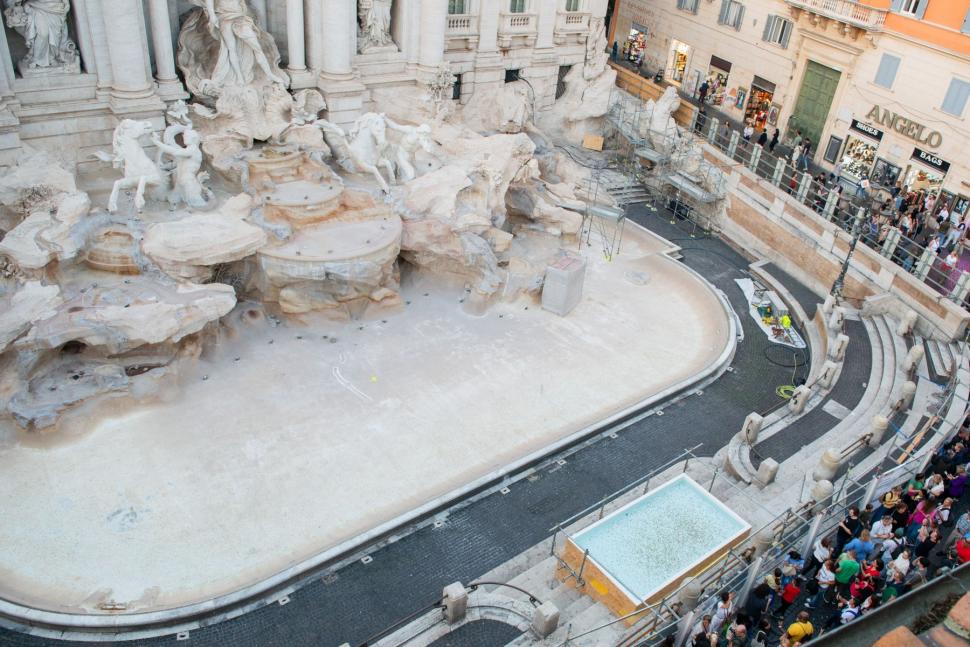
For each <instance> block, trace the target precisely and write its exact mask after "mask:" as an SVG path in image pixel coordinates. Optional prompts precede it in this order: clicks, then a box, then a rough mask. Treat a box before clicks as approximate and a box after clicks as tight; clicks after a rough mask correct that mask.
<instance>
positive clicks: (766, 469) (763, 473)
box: [758, 458, 778, 485]
mask: <svg viewBox="0 0 970 647" xmlns="http://www.w3.org/2000/svg"><path fill="white" fill-rule="evenodd" d="M776 476H778V461H776V460H775V459H773V458H766V459H764V460H763V461H761V465H759V466H758V480H759V481H760V482H761V484H762V485H771V484H772V483H774V482H775V477H776Z"/></svg>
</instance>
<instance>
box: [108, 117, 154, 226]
mask: <svg viewBox="0 0 970 647" xmlns="http://www.w3.org/2000/svg"><path fill="white" fill-rule="evenodd" d="M153 131H154V128H153V127H152V123H151V122H150V121H135V120H134V119H125V120H124V121H122V122H121V123H120V124H118V127H117V128H115V132H114V136H113V137H112V139H111V146H112V153H111V154H110V155H109V154H108V153H105V152H103V151H98V152H97V153H95V155H96V156H97V158H98V159H100V160H101V161H102V162H111V164H112V166H113V167H114V168H123V169H124V177H123V178H121V179H120V180H117V181H116V182H115V183H114V187H112V189H111V197H109V198H108V211H110V212H112V213H114V212H115V211H117V210H118V194H119V193H120V192H121V191H122V190H127V189H133V188H136V187H137V189H136V191H135V208H136V209H137V210H138V211H141V210H142V208H144V206H145V189H146V188H149V187H150V188H151V189H152V191H153V193H154V192H156V191H158V190H162V191H165V190H166V189H167V186H168V176H167V174H166V173H165V172H164V171H162V170H161V169H160V168H159V166H158V164H156V163H155V162H153V161H152V160H151V159H150V158H149V157H148V155H146V154H145V151H144V149H142V146H141V144H140V143H139V142H138V138H139V137H142V136H143V135H147V134H149V133H151V132H153ZM152 197H155V196H154V195H153V196H152ZM162 197H164V196H162Z"/></svg>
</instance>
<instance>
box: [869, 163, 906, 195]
mask: <svg viewBox="0 0 970 647" xmlns="http://www.w3.org/2000/svg"><path fill="white" fill-rule="evenodd" d="M902 171H903V169H901V168H900V167H898V166H896V165H895V164H893V163H891V162H889V161H887V160H884V159H883V158H881V157H879V158H877V159H876V165H875V166H873V167H872V182H873V184H875V185H876V186H881V187H885V188H887V189H891V188H892V187H894V186H895V185H896V181H897V180H899V174H900V173H902Z"/></svg>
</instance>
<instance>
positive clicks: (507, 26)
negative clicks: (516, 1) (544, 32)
mask: <svg viewBox="0 0 970 647" xmlns="http://www.w3.org/2000/svg"><path fill="white" fill-rule="evenodd" d="M537 25H538V19H537V16H536V14H534V13H503V14H501V15H500V16H499V25H498V45H499V47H501V48H503V49H507V48H509V47H512V44H513V43H514V42H515V41H516V40H521V41H523V44H524V45H525V46H526V47H531V46H532V45H534V44H535V41H536V37H537V35H538V28H537Z"/></svg>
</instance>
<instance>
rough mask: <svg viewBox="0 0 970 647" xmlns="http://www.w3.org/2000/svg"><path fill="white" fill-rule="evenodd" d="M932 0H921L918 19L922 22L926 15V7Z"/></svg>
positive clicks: (917, 14) (917, 9)
mask: <svg viewBox="0 0 970 647" xmlns="http://www.w3.org/2000/svg"><path fill="white" fill-rule="evenodd" d="M929 2H930V0H919V5H918V6H917V7H916V19H917V20H922V19H923V16H924V15H926V5H928V4H929Z"/></svg>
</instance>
